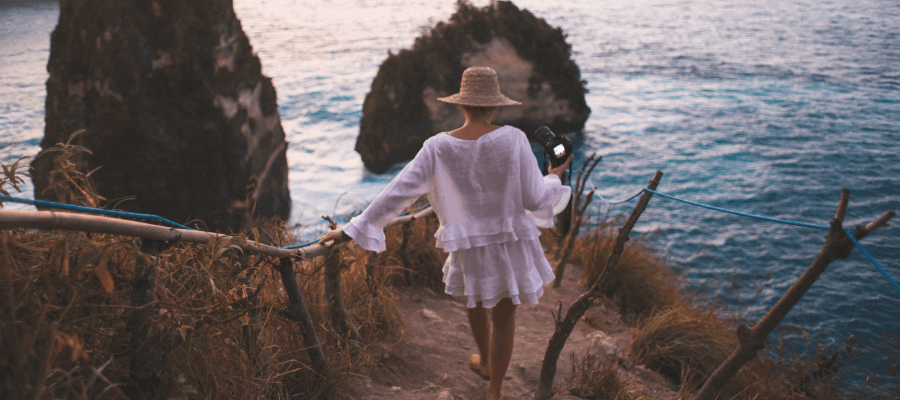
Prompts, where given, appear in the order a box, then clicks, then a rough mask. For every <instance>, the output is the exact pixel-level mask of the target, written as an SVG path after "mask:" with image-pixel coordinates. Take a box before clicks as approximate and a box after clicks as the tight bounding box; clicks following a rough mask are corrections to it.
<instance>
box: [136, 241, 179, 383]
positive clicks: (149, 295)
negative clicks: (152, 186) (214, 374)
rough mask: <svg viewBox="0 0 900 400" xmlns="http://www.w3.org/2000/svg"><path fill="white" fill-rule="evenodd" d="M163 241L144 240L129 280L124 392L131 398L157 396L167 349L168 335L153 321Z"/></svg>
mask: <svg viewBox="0 0 900 400" xmlns="http://www.w3.org/2000/svg"><path fill="white" fill-rule="evenodd" d="M165 245H166V244H165V243H164V242H162V241H159V240H143V241H142V242H141V247H140V256H139V257H138V260H137V261H136V262H135V271H134V277H133V279H132V281H131V283H132V289H131V305H132V307H134V309H133V311H132V312H131V323H130V324H129V325H128V328H129V330H130V331H131V351H132V355H131V366H130V371H129V375H128V382H127V384H126V385H125V395H126V396H128V398H129V399H131V400H144V399H146V400H151V399H156V398H157V396H158V394H159V393H158V390H159V384H160V380H161V376H162V372H163V369H164V368H165V366H166V361H167V360H168V358H169V352H170V351H171V349H172V340H171V339H172V338H171V336H172V335H171V334H166V333H164V332H161V331H159V329H160V328H159V327H158V326H156V325H155V324H154V322H155V321H156V319H157V318H158V313H159V311H158V307H156V306H155V303H156V277H157V274H158V266H159V253H160V251H161V250H162V249H163V247H164V246H165Z"/></svg>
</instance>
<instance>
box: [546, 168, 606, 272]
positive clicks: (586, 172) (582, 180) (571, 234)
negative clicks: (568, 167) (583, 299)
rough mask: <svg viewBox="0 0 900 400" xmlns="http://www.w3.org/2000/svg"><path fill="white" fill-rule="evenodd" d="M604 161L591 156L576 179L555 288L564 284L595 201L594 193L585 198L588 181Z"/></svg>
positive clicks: (561, 245)
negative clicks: (587, 214)
mask: <svg viewBox="0 0 900 400" xmlns="http://www.w3.org/2000/svg"><path fill="white" fill-rule="evenodd" d="M602 159H603V157H597V154H591V156H590V157H588V159H587V160H585V162H584V164H582V165H581V170H580V171H578V178H577V179H575V187H574V188H572V201H571V202H569V207H571V209H572V210H571V213H572V216H571V217H572V218H571V220H570V221H569V223H570V226H569V230H568V232H567V233H566V235H565V236H564V239H565V240H563V242H562V243H561V244H560V247H559V249H558V251H557V252H556V257H557V259H558V260H559V261H558V263H557V264H556V271H555V275H556V277H555V278H554V279H553V287H559V285H560V284H561V283H562V280H563V274H564V273H565V272H566V263H568V262H569V257H570V256H571V255H572V248H573V247H575V239H577V238H578V233H579V231H580V230H581V224H583V223H584V212H585V211H586V210H587V208H588V207H589V206H590V205H591V202H592V201H594V191H593V190H591V191H589V192H588V194H587V196H585V195H584V187H585V185H586V184H587V180H588V178H589V177H590V176H591V173H592V172H594V168H596V167H597V164H598V163H600V160H602Z"/></svg>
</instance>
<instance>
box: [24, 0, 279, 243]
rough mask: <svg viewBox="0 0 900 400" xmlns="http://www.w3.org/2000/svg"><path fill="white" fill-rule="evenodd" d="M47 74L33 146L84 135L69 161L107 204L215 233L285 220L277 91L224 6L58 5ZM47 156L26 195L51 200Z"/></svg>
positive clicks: (173, 2)
mask: <svg viewBox="0 0 900 400" xmlns="http://www.w3.org/2000/svg"><path fill="white" fill-rule="evenodd" d="M47 70H48V71H49V72H50V78H49V79H48V80H47V99H46V117H45V118H46V128H45V132H44V139H43V141H42V142H41V147H42V148H43V149H47V148H51V147H54V146H55V145H56V144H57V143H60V142H65V141H66V140H67V138H68V137H69V135H70V134H71V133H72V132H74V131H77V130H80V129H85V130H86V131H85V133H84V134H82V135H80V136H78V137H77V138H76V144H78V145H81V146H84V147H87V148H88V149H90V150H91V152H92V153H91V154H90V155H86V156H84V157H79V158H78V159H76V160H74V162H75V164H76V165H77V166H78V169H79V170H81V171H90V170H93V169H95V168H99V169H98V170H97V171H96V172H94V173H93V175H92V178H93V181H94V184H95V185H96V187H97V190H98V192H99V194H100V195H102V196H104V197H105V198H106V199H109V201H110V203H111V204H114V205H115V206H116V208H118V209H121V210H126V211H136V212H142V213H150V214H158V215H162V216H164V217H166V218H169V219H172V220H174V221H177V222H186V221H190V220H195V221H196V222H197V226H199V227H201V228H206V229H210V230H215V231H240V230H244V229H246V228H248V227H251V226H255V225H258V224H260V223H264V222H268V221H270V220H271V219H272V218H273V217H277V218H280V219H281V220H286V219H287V218H288V217H289V214H290V208H291V200H290V194H289V192H288V185H287V172H288V168H287V158H286V148H287V144H286V142H285V137H284V131H283V129H282V126H281V119H280V117H279V115H278V108H277V104H276V94H275V88H274V86H273V85H272V80H271V79H270V78H268V77H266V76H264V75H263V74H262V68H261V65H260V61H259V58H258V57H257V56H256V55H255V54H254V53H253V48H252V47H251V46H250V41H249V40H248V38H247V36H246V35H245V34H244V31H243V29H242V28H241V23H240V21H239V20H238V18H237V16H236V15H235V12H234V7H233V5H232V2H231V1H230V0H207V1H181V0H151V1H143V0H116V1H111V2H98V1H91V0H61V2H60V15H59V24H58V25H57V27H56V29H55V30H54V31H53V34H52V36H51V41H50V60H49V62H48V64H47ZM52 156H53V153H49V154H41V155H39V156H38V157H36V159H35V160H34V162H33V163H32V164H31V167H32V170H31V173H32V176H33V178H32V179H33V181H34V186H35V197H37V198H42V199H47V200H60V193H57V192H56V191H55V190H54V188H53V187H54V185H53V179H54V178H53V177H52V176H51V174H50V169H51V167H52V165H51V164H52V163H51V159H52Z"/></svg>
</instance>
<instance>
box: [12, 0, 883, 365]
mask: <svg viewBox="0 0 900 400" xmlns="http://www.w3.org/2000/svg"><path fill="white" fill-rule="evenodd" d="M475 4H476V5H484V4H486V1H480V2H476V3H475ZM516 4H517V5H518V6H519V7H521V8H527V9H528V10H530V11H532V12H533V13H535V14H536V15H538V16H540V17H543V18H545V19H546V20H547V21H548V22H549V23H550V24H551V25H553V26H558V27H561V28H562V29H563V30H564V31H565V32H566V34H567V35H568V42H569V43H570V44H571V45H572V48H573V56H574V59H575V61H576V63H577V64H578V65H579V66H580V68H581V72H582V79H584V80H585V81H586V82H587V87H588V89H589V90H590V92H589V93H588V95H587V102H588V105H589V106H590V107H591V109H592V110H593V111H592V113H591V117H590V119H589V120H588V121H587V125H586V127H585V129H584V132H583V133H582V134H581V135H580V136H577V137H576V142H577V143H576V145H577V152H578V154H577V158H576V161H575V163H576V165H578V164H580V161H581V160H583V159H584V157H585V156H586V155H588V154H590V153H592V152H597V153H599V154H601V155H603V157H604V158H603V162H602V164H601V166H600V168H599V169H598V171H597V173H596V174H595V177H594V179H593V185H595V186H596V188H597V190H598V192H599V193H600V195H601V196H602V197H603V198H604V199H606V200H618V199H624V198H626V197H628V196H630V195H631V194H634V193H636V192H637V191H638V190H639V189H640V188H641V187H642V186H644V185H646V183H647V181H648V180H649V179H650V177H651V176H652V175H653V173H654V171H656V170H661V171H663V172H665V176H664V178H663V181H662V183H661V185H660V187H659V190H660V191H663V192H665V193H670V194H673V195H676V196H681V197H684V198H688V199H691V200H694V201H699V202H703V203H708V204H712V205H716V206H720V207H725V208H731V209H736V210H740V211H744V212H749V213H754V214H760V215H766V216H771V217H777V218H785V219H793V220H800V221H804V222H811V223H815V224H827V222H828V220H829V219H830V218H831V217H832V216H833V215H834V209H835V206H836V204H837V201H838V198H839V194H840V189H841V188H848V189H849V190H850V191H851V201H850V209H849V212H848V215H847V219H846V221H847V225H848V226H852V225H854V224H857V223H861V222H868V221H869V220H871V219H872V218H874V217H876V216H878V215H880V214H882V213H883V212H884V211H886V210H889V209H894V210H897V209H900V178H898V176H900V144H898V143H900V124H898V122H900V91H898V90H900V69H898V68H900V67H898V66H900V38H898V32H900V3H897V2H892V1H878V0H862V1H849V0H843V1H828V0H824V1H816V2H813V1H799V2H785V1H776V0H761V1H756V2H743V1H735V0H722V1H703V0H670V1H666V0H637V1H628V2H624V1H616V2H613V1H596V0H579V1H574V0H570V1H546V0H526V1H518V2H516ZM454 8H455V6H454V2H453V1H449V0H448V1H430V0H429V1H426V0H419V1H415V0H377V1H364V0H359V1H349V0H346V1H320V0H316V1H271V0H236V1H235V9H236V11H237V14H238V16H239V17H240V18H241V21H242V23H243V27H244V30H245V31H246V33H247V34H248V35H249V37H250V39H251V43H252V45H253V46H254V49H255V51H256V52H258V54H259V57H260V59H261V60H262V63H263V71H264V73H265V74H266V75H268V76H270V77H272V78H273V79H274V82H275V87H276V89H277V91H278V104H279V111H280V113H281V118H282V122H283V126H284V130H285V132H286V134H287V139H288V142H289V143H290V149H289V151H288V162H289V164H290V177H289V179H290V189H291V196H292V199H293V206H294V207H293V210H294V211H293V215H292V222H296V223H300V224H303V225H305V226H307V228H306V229H305V230H301V237H299V238H298V240H306V239H309V238H311V237H314V236H315V235H316V234H317V232H319V231H320V230H321V229H322V228H321V224H320V223H319V220H320V216H321V215H326V214H329V215H330V214H334V215H337V216H338V218H339V220H346V218H348V216H349V215H350V214H352V213H354V212H356V211H358V210H360V209H362V208H364V207H365V206H366V204H367V203H368V202H369V201H371V200H372V199H373V198H374V197H375V196H376V195H377V194H378V192H379V191H380V190H381V189H382V188H383V187H384V185H385V184H386V183H387V182H388V181H390V179H391V178H392V177H393V176H394V175H395V174H396V173H397V172H398V171H399V168H400V167H401V166H396V167H395V168H393V169H392V170H391V171H390V172H389V173H387V174H385V175H374V174H370V173H367V172H366V171H365V170H364V168H363V165H362V162H361V161H360V158H359V156H358V154H357V153H356V152H354V150H353V147H354V144H355V141H356V137H357V133H358V126H359V120H360V117H361V108H362V102H363V99H364V98H365V95H366V93H367V92H368V91H369V85H370V84H371V81H372V79H373V78H374V76H375V74H376V72H377V70H378V66H379V65H380V63H381V62H382V61H383V60H384V59H385V57H386V56H387V53H388V51H394V52H397V51H398V50H400V49H403V48H408V47H409V46H411V44H412V42H413V40H414V39H415V38H416V37H417V36H419V35H420V34H422V32H424V31H426V30H427V29H428V28H429V27H431V26H433V25H434V24H435V23H436V22H438V21H442V20H446V19H447V18H448V17H449V16H450V15H451V14H452V13H453V11H454ZM58 13H59V9H58V6H57V5H56V4H55V3H53V2H48V3H34V4H31V5H16V4H12V5H10V4H9V3H3V4H0V61H2V63H3V67H2V68H0V93H2V94H3V96H0V150H2V153H0V154H2V157H3V158H4V159H6V158H11V159H15V158H18V157H20V156H33V155H34V154H36V153H37V151H38V150H39V147H38V145H39V142H40V139H41V137H42V135H43V127H44V121H43V118H44V98H45V95H46V92H45V87H44V84H45V81H46V79H47V72H46V62H47V58H48V56H49V34H50V32H51V31H52V29H53V28H54V26H55V24H56V19H57V17H58ZM32 192H33V189H32V188H31V186H30V182H29V183H28V184H27V185H26V187H25V188H24V193H23V194H22V196H31V195H32ZM633 204H634V203H633V202H632V203H628V204H624V205H618V206H613V207H611V212H612V213H613V214H620V213H625V212H628V211H629V209H630V207H631V205H633ZM16 207H17V206H10V208H16ZM608 208H610V207H609V206H608V205H604V206H603V211H606V210H607V209H608ZM898 226H900V222H897V223H895V224H893V226H891V227H889V228H885V229H880V230H878V231H877V232H876V233H875V234H874V235H873V236H872V237H869V238H866V239H865V240H864V241H863V243H864V244H865V245H866V246H867V248H868V249H869V251H870V252H871V253H872V254H873V256H874V257H875V258H876V259H878V260H879V261H880V262H881V263H882V265H883V266H884V267H885V268H886V269H887V270H888V271H890V272H891V273H892V274H893V276H894V277H895V279H900V261H898V259H900V240H898V239H900V228H898ZM636 229H637V230H638V231H639V232H642V233H647V232H649V233H650V235H649V236H648V238H649V240H652V241H653V243H655V244H656V246H657V248H658V249H660V251H662V252H664V254H665V255H667V256H668V257H670V258H671V260H672V263H673V266H674V267H675V268H676V269H678V270H685V276H686V277H687V278H688V281H689V282H690V284H691V285H692V286H693V287H701V286H703V287H708V288H711V290H712V291H713V294H714V295H716V296H724V295H725V294H726V293H730V294H729V295H728V302H729V304H732V305H735V306H739V307H741V310H743V312H744V314H745V315H746V318H747V320H748V321H755V320H756V319H758V318H759V317H760V316H761V315H763V314H764V312H765V311H766V310H767V309H768V308H769V307H770V306H771V305H772V304H774V302H775V301H776V300H777V299H778V297H779V296H780V295H781V293H783V292H784V290H785V289H786V288H787V287H788V286H790V284H791V283H792V282H793V281H794V280H795V279H796V278H797V277H798V276H799V275H800V273H802V271H803V270H805V268H806V267H807V266H808V265H809V263H810V261H811V260H812V259H813V258H814V256H815V254H816V252H817V251H818V250H819V248H820V247H821V244H822V242H823V238H824V232H822V231H816V230H810V229H807V228H800V227H793V226H785V225H779V224H773V223H768V222H760V221H755V220H749V219H746V218H742V217H737V216H732V215H727V214H721V213H717V212H714V211H709V210H705V209H700V208H696V207H693V206H689V205H685V204H681V203H676V202H673V201H670V200H665V199H662V198H654V199H653V200H652V202H651V204H650V207H649V208H648V210H647V211H646V212H645V213H644V215H643V217H642V218H641V221H640V223H639V224H638V226H637V227H636ZM898 306H900V293H897V292H896V291H895V290H894V289H893V288H892V287H891V286H890V285H889V284H888V283H887V282H886V281H885V280H884V278H882V277H881V275H880V274H879V273H878V272H877V270H876V269H875V268H874V267H873V266H872V265H871V264H870V263H868V262H867V261H866V260H865V258H864V257H863V256H862V255H861V254H860V252H859V251H856V250H855V251H854V252H853V253H852V254H851V256H850V258H849V259H848V260H845V261H837V262H835V263H834V264H832V265H831V266H830V267H829V269H828V270H827V271H826V272H825V274H823V276H822V277H821V278H820V279H819V281H818V282H817V283H816V285H815V286H814V287H813V288H812V289H811V290H810V291H809V293H808V294H807V295H806V297H805V298H804V299H803V300H802V301H801V302H800V304H798V306H797V307H796V308H795V309H794V310H793V311H792V312H791V314H790V315H789V316H788V318H787V319H786V323H789V324H792V325H796V326H800V327H802V328H804V329H807V330H809V331H810V332H812V334H813V338H814V339H815V340H820V341H821V342H823V343H824V344H826V345H834V344H835V343H836V342H838V341H840V340H841V339H843V338H846V337H847V336H848V335H855V336H856V337H857V338H859V339H860V340H861V341H862V343H863V346H866V345H875V344H878V343H881V339H880V338H883V337H884V336H885V335H897V334H898V332H900V307H898ZM884 361H885V359H884V357H883V356H880V355H878V354H874V355H872V354H870V355H867V356H866V357H861V358H860V359H856V360H854V361H853V364H854V366H855V367H856V368H859V369H861V370H862V372H861V373H853V374H851V375H850V376H849V378H850V381H851V382H852V381H855V382H860V376H861V374H864V373H866V372H865V371H869V370H871V369H872V368H875V367H877V366H878V365H881V363H883V362H884Z"/></svg>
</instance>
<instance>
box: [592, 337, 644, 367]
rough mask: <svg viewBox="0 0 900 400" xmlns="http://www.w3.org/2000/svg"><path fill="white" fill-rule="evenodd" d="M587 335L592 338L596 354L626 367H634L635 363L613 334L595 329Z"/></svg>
mask: <svg viewBox="0 0 900 400" xmlns="http://www.w3.org/2000/svg"><path fill="white" fill-rule="evenodd" d="M587 337H588V338H589V339H590V340H591V348H592V349H594V352H595V353H596V354H599V355H601V356H602V357H603V358H605V359H607V360H613V361H617V362H618V363H619V365H621V366H622V367H623V368H625V369H631V368H633V367H634V363H633V362H632V361H631V359H630V358H628V356H627V355H626V354H625V352H624V351H623V350H622V347H621V346H619V343H618V342H616V339H613V338H612V336H609V335H607V334H606V333H604V332H603V331H595V332H591V333H589V334H588V335H587Z"/></svg>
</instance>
